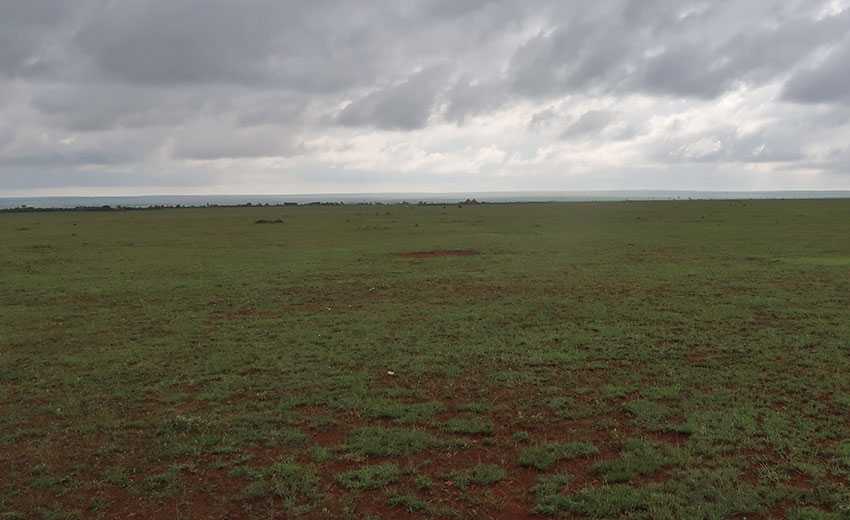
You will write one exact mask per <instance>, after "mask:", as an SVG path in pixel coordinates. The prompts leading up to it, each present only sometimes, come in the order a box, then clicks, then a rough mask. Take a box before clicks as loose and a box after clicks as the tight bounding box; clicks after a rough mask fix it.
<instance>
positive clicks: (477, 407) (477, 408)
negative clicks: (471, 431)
mask: <svg viewBox="0 0 850 520" xmlns="http://www.w3.org/2000/svg"><path fill="white" fill-rule="evenodd" d="M457 409H458V411H459V412H470V413H479V414H480V413H487V412H489V411H490V410H492V409H493V406H492V405H491V404H490V403H487V402H484V401H471V402H468V403H464V404H462V405H460V406H458V407H457Z"/></svg>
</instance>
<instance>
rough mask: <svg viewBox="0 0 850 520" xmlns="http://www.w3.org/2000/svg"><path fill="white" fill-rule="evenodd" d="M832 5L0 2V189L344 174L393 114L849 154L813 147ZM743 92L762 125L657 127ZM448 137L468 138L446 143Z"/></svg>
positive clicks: (830, 104) (550, 139) (437, 0)
mask: <svg viewBox="0 0 850 520" xmlns="http://www.w3.org/2000/svg"><path fill="white" fill-rule="evenodd" d="M828 4H829V2H828V1H827V0H805V1H804V0H792V1H782V0H752V1H748V2H729V1H718V2H709V1H704V0H703V1H697V0H694V1H690V0H689V1H685V2H682V1H677V0H642V1H629V0H598V1H594V2H563V1H557V0H529V1H526V2H519V1H515V0H470V1H452V0H420V1H416V2H398V1H397V0H375V1H372V2H355V1H350V0H315V1H312V2H304V1H302V0H244V1H239V2H235V1H231V0H205V1H201V0H132V1H105V0H75V1H73V2H71V1H62V0H28V1H19V2H15V1H6V2H0V168H2V170H3V172H5V173H3V174H2V175H0V190H2V189H4V188H9V186H15V187H18V188H20V187H21V186H25V185H26V183H27V182H30V183H31V185H32V186H41V185H42V184H41V181H40V180H39V179H38V177H39V175H41V174H40V173H39V172H40V171H43V172H44V173H43V175H45V177H46V178H49V179H50V181H49V182H47V181H45V182H47V184H50V183H55V185H56V186H59V185H61V179H62V175H61V174H60V173H58V172H59V170H60V169H61V167H62V165H65V166H67V167H68V168H70V169H71V170H74V169H77V168H81V169H86V168H90V169H93V170H97V172H96V174H95V173H93V172H89V173H91V176H85V175H83V174H82V173H80V174H79V175H83V176H82V177H78V178H74V179H72V178H71V177H69V178H68V183H70V184H73V183H78V184H75V185H81V186H89V185H95V184H93V183H96V182H101V183H103V185H110V181H109V180H108V179H106V177H105V176H108V175H109V173H107V172H112V174H114V175H116V176H117V177H116V178H117V179H120V180H116V181H115V182H117V183H118V185H127V186H129V185H131V184H129V182H130V179H129V177H127V176H126V175H125V174H124V173H121V172H130V171H131V172H134V173H133V175H137V176H138V177H139V179H138V182H137V184H139V185H144V184H145V183H154V182H157V183H165V184H169V183H173V184H174V185H179V184H180V182H181V177H180V176H181V175H186V176H187V178H192V179H194V180H193V181H192V182H208V181H210V179H212V177H211V176H210V175H206V174H203V173H199V172H198V171H197V170H193V169H192V168H189V167H188V166H187V165H197V162H196V161H206V160H217V159H232V160H234V161H236V160H240V159H251V158H257V157H290V158H292V157H296V158H303V160H304V161H305V164H310V165H312V166H311V168H313V171H322V172H324V173H323V174H322V175H327V176H329V177H328V178H327V179H326V178H324V177H323V178H322V179H321V181H322V183H323V185H325V184H327V183H330V182H331V181H332V177H333V175H334V172H335V171H342V170H345V168H346V167H345V166H344V165H343V166H340V167H339V168H335V167H334V168H331V167H328V165H327V164H324V163H322V160H323V156H322V154H323V153H327V154H328V156H331V155H333V156H334V159H333V160H332V161H330V160H329V162H334V164H335V166H337V165H338V164H339V163H340V162H344V161H345V158H344V157H346V156H347V155H346V153H347V152H346V153H342V152H336V151H335V150H338V149H339V148H340V147H342V146H349V147H354V148H356V146H357V144H356V143H357V142H356V139H358V138H362V137H368V140H370V144H369V146H371V145H372V144H374V142H380V141H381V140H384V144H387V143H388V142H389V141H391V140H393V139H405V138H407V137H405V136H400V135H398V134H395V133H392V134H384V133H383V132H382V131H384V130H389V131H393V132H399V131H403V132H414V133H415V134H414V136H417V135H418V134H416V133H418V132H434V133H439V132H440V131H442V128H443V127H441V126H437V125H441V124H444V123H446V122H451V123H454V124H455V125H454V126H453V127H452V128H451V129H450V130H448V131H450V132H452V134H451V135H452V139H453V143H452V146H454V147H456V149H460V150H468V151H469V152H468V153H469V155H474V154H475V153H477V152H479V151H482V150H483V149H484V148H485V147H486V146H488V145H493V144H494V143H493V142H492V141H493V140H494V139H495V138H494V137H493V134H492V131H493V130H492V129H493V128H520V130H517V134H516V135H509V136H504V138H503V142H500V143H497V144H496V145H497V146H498V147H499V149H501V150H504V152H505V153H506V154H507V155H508V156H512V157H513V156H516V157H520V156H525V155H524V154H526V153H527V152H528V151H529V150H537V149H546V150H548V151H547V152H546V153H547V154H549V155H546V157H547V158H548V157H556V158H557V157H558V156H559V155H558V153H557V150H556V149H557V148H558V147H563V146H565V145H569V144H570V143H571V142H572V141H576V142H579V143H580V144H581V145H582V146H586V147H589V148H592V147H595V146H598V147H600V148H603V147H604V146H605V145H606V144H608V143H611V142H618V143H619V144H621V145H622V144H627V145H629V146H634V147H635V155H643V156H645V157H646V158H647V161H649V162H650V163H652V164H655V165H659V167H670V168H674V167H678V166H681V165H688V166H687V167H688V168H693V170H692V171H697V170H699V171H701V172H703V173H704V172H706V171H708V170H710V165H712V164H714V163H738V162H762V163H765V164H770V163H789V164H790V163H796V164H800V165H803V164H815V163H817V164H819V165H821V166H818V167H819V168H821V167H822V168H823V169H825V170H827V169H830V171H831V169H833V168H835V169H840V168H842V167H843V166H842V165H843V164H845V163H844V162H843V159H842V158H843V157H844V156H843V155H841V154H838V153H837V152H836V154H834V156H830V157H829V158H826V159H824V158H823V157H821V159H819V160H818V161H814V162H813V161H812V159H810V155H811V153H812V152H811V150H810V149H817V150H822V149H823V147H826V146H834V147H838V145H837V144H836V143H834V142H832V141H835V142H840V141H841V140H842V139H843V138H844V137H847V138H850V134H848V132H850V126H848V122H850V116H848V115H847V114H848V112H847V109H848V107H850V94H848V92H850V90H849V89H847V88H846V85H847V84H848V83H850V77H848V71H850V69H848V67H847V66H846V65H845V64H846V63H848V62H850V40H848V38H847V34H848V33H850V10H845V11H844V12H842V13H837V14H836V13H834V12H833V13H830V14H828V15H824V13H827V12H828V11H827V10H825V7H826V6H827V5H828ZM830 49H831V52H830V54H828V55H826V57H825V59H822V60H820V58H821V57H822V56H824V54H825V53H826V52H827V51H828V50H830ZM783 83H784V88H783V87H782V85H783ZM739 87H747V88H741V89H739ZM759 87H768V88H767V89H762V90H770V91H771V92H773V91H777V90H781V96H780V98H779V100H777V99H771V98H769V96H766V95H762V94H753V93H752V92H753V90H755V89H757V88H759ZM732 91H735V92H736V96H739V97H743V98H745V99H746V102H745V103H743V104H742V116H741V117H742V118H745V119H746V118H747V117H750V118H752V120H750V121H747V120H743V121H741V122H740V123H741V124H740V127H741V128H761V130H759V131H757V132H753V131H749V133H744V132H741V131H739V130H738V129H737V128H735V127H733V126H731V125H733V122H731V121H730V122H728V123H725V124H716V123H715V124H714V127H713V128H705V127H702V126H700V127H698V128H700V130H699V132H697V133H696V134H688V133H687V132H686V129H683V128H674V127H665V128H656V130H655V131H654V133H652V132H650V131H649V129H650V127H651V126H652V125H651V124H650V123H649V122H648V119H650V118H652V117H653V115H654V114H653V113H652V111H653V110H656V109H657V110H658V111H659V112H660V113H661V114H660V115H659V117H667V116H670V115H672V114H674V113H676V112H677V111H683V112H686V111H687V112H688V113H689V114H692V115H693V114H696V115H693V117H696V118H700V117H701V116H703V115H706V114H709V113H710V112H711V111H712V110H714V109H716V108H717V106H713V105H712V104H711V102H712V101H713V100H716V99H719V98H720V97H721V96H724V95H725V94H727V93H729V92H732ZM736 96H730V98H733V99H734V98H735V97H736ZM728 99H729V98H727V99H725V100H724V102H728ZM779 101H786V102H787V103H782V102H779ZM600 106H602V107H611V110H602V111H600V110H595V107H600ZM694 107H703V108H700V109H698V110H695V111H694ZM567 110H569V112H570V113H573V114H576V113H578V114H582V115H580V116H579V117H578V118H575V117H571V116H567V115H565V112H566V111H567ZM795 118H800V120H801V121H802V120H805V121H803V122H799V121H796V119H795ZM704 119H705V120H708V119H710V118H709V117H706V118H704ZM517 120H518V121H519V123H516V121H517ZM705 120H704V121H702V123H704V124H707V123H706V121H705ZM494 121H498V124H495V125H491V123H493V122H494ZM765 121H768V123H765ZM511 124H514V125H518V126H513V127H512V126H511ZM488 125H491V126H488ZM340 126H342V127H348V128H356V129H357V131H356V132H350V131H344V130H341V129H340ZM653 128H655V127H653ZM827 128H829V129H830V131H828V132H827V131H825V129H827ZM355 134H356V136H355V137H352V135H355ZM428 135H429V138H430V139H429V141H431V142H436V141H439V140H440V139H441V138H442V136H439V135H434V134H428ZM650 136H651V137H650ZM559 137H560V139H559ZM637 137H640V139H636V138H637ZM455 138H457V139H456V140H455ZM347 139H350V141H346V140H347ZM410 140H411V142H413V141H415V137H410ZM371 141H374V142H371ZM426 141H428V140H426ZM302 142H312V143H319V144H316V145H314V146H310V147H305V146H304V145H302V144H301V143H302ZM325 142H327V143H332V144H327V146H328V148H327V149H324V148H322V146H324V145H323V144H322V143H325ZM375 146H376V147H378V148H380V145H378V144H375ZM423 146H426V145H423ZM440 146H444V145H440ZM818 147H820V148H818ZM838 148H840V147H838ZM838 148H836V149H838ZM386 149H394V148H392V147H388V148H386ZM417 152H418V151H417ZM428 152H429V150H422V153H423V155H425V156H427V155H428ZM638 152H639V153H638ZM350 155H351V156H356V157H357V160H359V161H361V163H357V164H356V165H354V166H352V168H353V169H356V168H359V167H362V164H371V161H369V160H368V159H366V158H364V157H362V156H360V155H358V154H357V153H352V154H350ZM340 156H342V157H343V158H339V157H340ZM411 156H417V154H416V153H413V154H411ZM438 156H439V157H451V154H449V153H448V152H447V153H445V154H442V152H441V154H432V155H430V156H428V157H429V160H437V159H435V157H438ZM411 160H415V159H411ZM446 160H448V159H446ZM546 160H549V159H546ZM376 161H377V159H376ZM506 164H507V163H506ZM528 164H529V166H528V167H529V168H531V167H541V168H545V167H547V164H545V163H536V162H533V161H529V162H528ZM153 165H156V166H153ZM163 165H164V166H163ZM671 165H672V166H671ZM399 166H401V167H403V166H404V165H399ZM161 167H162V168H166V169H169V170H173V171H174V172H175V173H174V175H173V176H167V175H166V176H162V175H159V174H157V171H158V169H159V168H161ZM507 167H508V166H506V168H507ZM444 169H445V168H444ZM54 170H55V171H54ZM15 171H17V172H19V174H18V176H17V177H15V178H14V179H12V177H13V176H14V173H13V172H15ZM308 173H309V172H308V171H307V170H303V171H302V173H301V174H300V175H302V176H303V178H299V179H300V181H301V182H303V183H307V180H306V179H307V177H308ZM128 175H129V174H128ZM231 175H232V176H233V177H234V179H239V178H241V177H240V176H241V175H242V174H241V173H240V172H239V171H238V168H234V171H233V173H231ZM374 175H376V176H380V174H379V173H374ZM423 175H424V174H423ZM27 178H31V179H30V180H29V181H27ZM423 179H424V177H423ZM376 182H377V181H376ZM417 182H424V181H422V179H419V180H417ZM87 183H88V184H87ZM122 183H123V184H122Z"/></svg>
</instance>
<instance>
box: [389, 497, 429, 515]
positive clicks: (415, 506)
mask: <svg viewBox="0 0 850 520" xmlns="http://www.w3.org/2000/svg"><path fill="white" fill-rule="evenodd" d="M387 503H388V504H389V505H390V506H392V507H399V508H401V509H404V510H405V511H407V512H408V513H417V512H421V511H427V510H428V503H427V502H425V501H424V500H422V499H421V498H419V497H417V496H414V495H392V496H390V497H389V499H388V500H387Z"/></svg>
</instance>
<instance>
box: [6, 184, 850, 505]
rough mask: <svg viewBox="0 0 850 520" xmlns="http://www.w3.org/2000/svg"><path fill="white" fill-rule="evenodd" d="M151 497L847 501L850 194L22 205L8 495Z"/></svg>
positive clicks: (9, 238)
mask: <svg viewBox="0 0 850 520" xmlns="http://www.w3.org/2000/svg"><path fill="white" fill-rule="evenodd" d="M277 219H282V221H283V222H282V223H275V221H276V220H277ZM258 220H265V221H268V223H265V224H258V223H256V222H257V221H258ZM431 250H467V251H469V250H473V251H476V252H478V253H479V254H470V255H466V256H440V255H434V256H428V255H404V254H403V253H410V252H421V251H431ZM134 514H135V515H136V517H138V518H173V519H177V518H262V519H267V518H302V517H303V518H364V519H370V518H371V519H377V518H385V519H388V518H546V517H555V518H558V517H561V518H600V519H601V518H604V519H616V518H629V519H643V518H658V519H678V518H688V519H722V518H748V519H758V518H788V519H795V520H803V519H808V520H812V519H847V518H850V201H847V200H834V201H761V202H749V201H748V202H744V201H714V202H701V201H676V202H674V201H671V202H641V203H638V202H622V203H569V204H525V205H480V206H473V205H468V206H467V205H465V206H462V207H461V206H457V205H448V206H439V205H437V206H333V207H330V206H301V207H268V208H257V207H254V208H210V209H174V210H156V211H127V212H56V213H20V214H12V213H7V214H0V519H12V518H45V519H60V518H86V519H88V518H125V517H132V515H134Z"/></svg>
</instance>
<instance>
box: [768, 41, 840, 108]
mask: <svg viewBox="0 0 850 520" xmlns="http://www.w3.org/2000/svg"><path fill="white" fill-rule="evenodd" d="M783 96H784V97H785V99H788V100H791V101H797V102H801V103H845V104H850V38H848V39H845V41H844V43H843V45H842V46H841V47H839V48H838V49H835V50H834V51H833V52H832V53H831V54H830V55H829V57H828V58H826V59H825V60H824V61H823V62H822V63H820V64H818V65H817V66H815V67H811V68H805V69H803V70H800V71H799V72H797V73H796V74H795V75H794V76H793V77H792V78H791V80H790V81H789V82H788V83H787V84H786V86H785V91H784V92H783Z"/></svg>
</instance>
